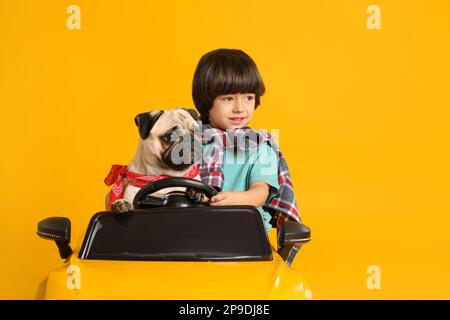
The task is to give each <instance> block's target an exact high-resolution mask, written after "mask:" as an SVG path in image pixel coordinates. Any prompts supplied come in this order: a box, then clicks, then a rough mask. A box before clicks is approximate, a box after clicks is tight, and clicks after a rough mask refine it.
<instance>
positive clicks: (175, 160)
mask: <svg viewBox="0 0 450 320" xmlns="http://www.w3.org/2000/svg"><path fill="white" fill-rule="evenodd" d="M197 121H198V115H197V112H196V111H195V110H192V109H184V108H177V109H174V110H167V111H162V110H154V111H151V112H145V113H141V114H138V115H137V116H136V117H135V123H136V125H137V127H138V129H139V137H140V138H139V145H138V148H137V151H136V154H135V156H134V158H133V160H132V161H131V162H130V163H129V164H128V172H131V173H137V174H141V175H144V176H161V175H164V176H170V177H183V176H186V174H187V173H191V172H192V171H189V170H192V168H193V167H192V165H193V163H194V162H195V160H196V159H195V157H196V156H198V154H197V153H196V152H195V151H196V150H194V147H193V145H194V144H193V142H194V141H195V139H196V138H198V137H196V136H195V129H196V127H197V128H198V126H199V124H198V123H197ZM186 134H187V135H189V136H190V146H189V147H190V148H191V152H190V159H188V161H186V159H185V158H186V157H185V158H184V160H185V161H181V163H180V158H179V157H174V154H175V155H177V154H178V156H180V157H181V156H182V155H183V154H182V153H183V151H181V152H180V150H183V149H182V147H183V146H182V145H181V144H182V143H186V140H183V139H180V137H182V136H183V135H186ZM174 136H175V137H174ZM177 137H178V139H177ZM200 146H201V145H200ZM184 147H186V146H184ZM177 148H178V150H177ZM184 150H185V149H184ZM174 151H176V152H175V153H174ZM188 171H189V172H188ZM110 174H111V173H110ZM194 174H195V173H194ZM193 179H196V180H200V176H199V175H198V174H197V175H196V176H195V177H193ZM105 182H106V179H105ZM140 189H141V188H140V187H137V186H134V185H132V184H128V183H127V178H126V177H125V178H124V179H123V191H122V194H123V198H122V199H118V200H115V201H114V202H113V203H112V204H111V205H110V206H111V208H110V209H111V211H112V212H114V213H126V212H130V211H131V210H132V209H133V205H132V203H133V199H134V197H135V195H136V193H137V192H138V191H139V190H140ZM185 189H186V188H166V189H163V190H160V191H158V192H156V193H154V194H152V196H157V197H162V196H163V195H164V194H166V193H168V192H170V191H174V190H185ZM186 191H187V192H188V196H189V197H190V198H191V199H192V200H194V201H197V202H202V203H203V202H205V198H204V197H203V195H202V194H201V193H197V192H195V191H194V190H192V189H188V190H186ZM111 192H112V191H110V193H111ZM110 193H108V195H107V198H106V204H107V208H108V202H109V197H110Z"/></svg>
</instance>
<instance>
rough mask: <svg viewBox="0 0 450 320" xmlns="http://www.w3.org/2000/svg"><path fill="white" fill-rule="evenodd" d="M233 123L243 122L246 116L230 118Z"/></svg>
mask: <svg viewBox="0 0 450 320" xmlns="http://www.w3.org/2000/svg"><path fill="white" fill-rule="evenodd" d="M228 119H229V120H230V121H231V123H232V124H235V125H238V124H241V123H242V122H244V120H245V117H233V118H228Z"/></svg>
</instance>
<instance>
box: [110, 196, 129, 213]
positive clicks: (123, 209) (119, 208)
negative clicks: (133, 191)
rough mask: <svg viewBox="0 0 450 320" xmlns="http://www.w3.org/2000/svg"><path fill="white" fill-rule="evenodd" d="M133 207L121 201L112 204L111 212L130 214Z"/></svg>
mask: <svg viewBox="0 0 450 320" xmlns="http://www.w3.org/2000/svg"><path fill="white" fill-rule="evenodd" d="M131 209H133V206H132V205H131V203H129V202H128V201H125V200H123V199H119V200H116V201H114V202H113V203H112V204H111V211H112V212H114V213H129V212H131Z"/></svg>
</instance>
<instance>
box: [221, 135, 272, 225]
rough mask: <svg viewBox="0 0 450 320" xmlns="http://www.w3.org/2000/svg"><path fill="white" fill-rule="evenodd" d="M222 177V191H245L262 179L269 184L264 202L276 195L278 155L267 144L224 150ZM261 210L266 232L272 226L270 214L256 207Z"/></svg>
mask: <svg viewBox="0 0 450 320" xmlns="http://www.w3.org/2000/svg"><path fill="white" fill-rule="evenodd" d="M223 161H224V163H223V168H222V172H223V177H224V184H223V188H222V191H247V190H248V189H249V188H250V185H251V184H252V183H254V182H256V181H262V182H265V183H267V184H268V185H269V196H268V198H267V200H266V203H265V204H268V203H269V201H270V200H271V199H272V198H273V197H274V196H276V195H277V193H278V189H279V187H280V186H279V184H278V156H277V154H276V153H275V151H274V150H273V149H272V148H271V147H270V146H269V145H268V144H267V143H263V144H261V145H260V146H259V147H257V148H254V149H251V150H239V149H238V150H236V151H234V152H233V149H227V148H225V150H224V155H223ZM258 210H259V212H261V215H262V218H263V221H264V226H265V229H266V232H267V233H269V232H270V230H271V228H272V226H271V224H270V220H271V218H272V216H271V215H270V213H269V212H267V211H266V210H264V209H263V207H259V208H258Z"/></svg>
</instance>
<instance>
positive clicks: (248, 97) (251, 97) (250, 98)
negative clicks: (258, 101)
mask: <svg viewBox="0 0 450 320" xmlns="http://www.w3.org/2000/svg"><path fill="white" fill-rule="evenodd" d="M246 98H247V100H248V101H252V100H253V99H255V97H254V96H247V97H246Z"/></svg>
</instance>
